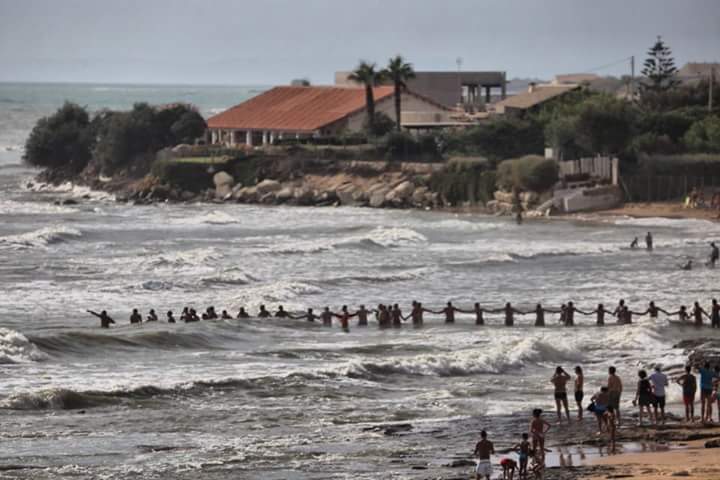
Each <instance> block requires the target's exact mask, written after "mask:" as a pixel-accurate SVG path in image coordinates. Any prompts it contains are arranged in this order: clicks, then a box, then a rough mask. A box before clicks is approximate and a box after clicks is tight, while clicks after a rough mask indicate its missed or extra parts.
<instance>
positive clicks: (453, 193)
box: [428, 158, 495, 205]
mask: <svg viewBox="0 0 720 480" xmlns="http://www.w3.org/2000/svg"><path fill="white" fill-rule="evenodd" d="M488 167H489V162H488V161H487V160H486V159H484V158H473V159H465V158H455V159H451V160H450V161H449V162H448V163H447V166H446V167H445V169H444V170H443V171H440V172H435V173H433V174H432V175H431V176H430V180H429V182H428V185H429V186H430V189H431V190H432V191H434V192H438V193H440V195H441V196H442V197H443V198H444V199H446V200H447V201H449V202H450V203H452V204H455V205H456V204H459V203H462V202H471V203H477V202H481V203H487V201H488V200H490V199H492V196H493V192H494V191H495V172H494V171H492V170H488Z"/></svg>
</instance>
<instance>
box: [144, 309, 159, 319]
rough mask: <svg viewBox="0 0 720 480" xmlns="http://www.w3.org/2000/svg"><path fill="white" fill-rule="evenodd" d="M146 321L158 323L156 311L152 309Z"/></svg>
mask: <svg viewBox="0 0 720 480" xmlns="http://www.w3.org/2000/svg"><path fill="white" fill-rule="evenodd" d="M145 321H146V322H157V321H158V316H157V314H156V313H155V310H153V309H152V308H151V309H150V311H149V312H148V315H147V318H146V319H145Z"/></svg>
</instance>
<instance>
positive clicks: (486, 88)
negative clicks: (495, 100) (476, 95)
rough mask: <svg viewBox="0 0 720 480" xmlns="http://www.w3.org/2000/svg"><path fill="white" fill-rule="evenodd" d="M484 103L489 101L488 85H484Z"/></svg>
mask: <svg viewBox="0 0 720 480" xmlns="http://www.w3.org/2000/svg"><path fill="white" fill-rule="evenodd" d="M485 103H490V87H485Z"/></svg>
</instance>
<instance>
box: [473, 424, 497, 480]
mask: <svg viewBox="0 0 720 480" xmlns="http://www.w3.org/2000/svg"><path fill="white" fill-rule="evenodd" d="M494 453H495V446H494V445H493V443H492V442H491V441H490V440H488V439H487V432H486V431H485V430H483V431H481V432H480V441H479V442H478V443H477V445H475V452H474V453H473V455H475V458H477V467H475V480H482V479H483V477H484V478H485V480H490V476H491V475H492V464H491V463H490V455H492V454H494Z"/></svg>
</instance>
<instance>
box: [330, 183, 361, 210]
mask: <svg viewBox="0 0 720 480" xmlns="http://www.w3.org/2000/svg"><path fill="white" fill-rule="evenodd" d="M356 192H357V189H356V187H355V185H353V184H352V183H348V184H345V185H341V186H340V187H339V188H337V189H336V190H335V195H336V196H337V198H338V201H339V202H340V205H356V204H357V202H356V200H355V193H356Z"/></svg>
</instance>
